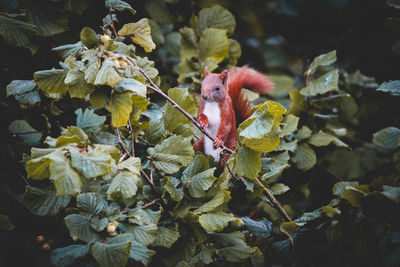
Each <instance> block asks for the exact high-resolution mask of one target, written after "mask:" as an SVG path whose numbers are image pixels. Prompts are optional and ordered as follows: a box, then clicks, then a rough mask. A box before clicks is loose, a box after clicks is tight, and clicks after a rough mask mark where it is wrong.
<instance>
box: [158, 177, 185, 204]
mask: <svg viewBox="0 0 400 267" xmlns="http://www.w3.org/2000/svg"><path fill="white" fill-rule="evenodd" d="M179 183H180V181H179V180H178V179H176V178H175V177H168V176H167V177H164V184H163V188H164V189H165V190H166V191H167V192H168V194H169V195H170V196H171V198H172V200H174V201H176V202H179V201H181V200H182V198H183V195H184V192H183V188H180V189H178V188H176V186H177V185H179Z"/></svg>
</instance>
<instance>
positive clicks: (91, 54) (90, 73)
mask: <svg viewBox="0 0 400 267" xmlns="http://www.w3.org/2000/svg"><path fill="white" fill-rule="evenodd" d="M81 57H82V62H84V63H85V65H86V70H85V81H86V82H87V83H90V84H94V82H95V80H96V77H97V74H98V72H99V70H100V67H101V61H100V59H99V51H98V50H96V49H90V50H84V51H83V52H82V53H81ZM96 91H97V90H96Z"/></svg>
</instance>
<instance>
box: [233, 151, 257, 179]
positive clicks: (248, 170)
mask: <svg viewBox="0 0 400 267" xmlns="http://www.w3.org/2000/svg"><path fill="white" fill-rule="evenodd" d="M260 156H261V152H257V151H254V150H253V149H250V148H247V147H246V146H239V148H238V149H237V151H236V152H235V153H234V154H233V157H234V165H233V172H234V173H236V174H237V175H239V176H241V177H247V178H250V179H255V178H257V177H258V173H259V172H260V170H261V160H260Z"/></svg>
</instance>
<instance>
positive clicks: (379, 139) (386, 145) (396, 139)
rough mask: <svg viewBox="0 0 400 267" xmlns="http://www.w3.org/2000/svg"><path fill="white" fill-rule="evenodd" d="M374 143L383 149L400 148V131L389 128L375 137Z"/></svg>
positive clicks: (377, 133) (375, 134)
mask: <svg viewBox="0 0 400 267" xmlns="http://www.w3.org/2000/svg"><path fill="white" fill-rule="evenodd" d="M372 141H373V142H374V144H375V145H377V146H378V147H380V148H383V149H395V148H396V147H398V146H400V129H398V128H396V127H388V128H385V129H382V130H380V131H378V132H376V133H374V135H373V139H372Z"/></svg>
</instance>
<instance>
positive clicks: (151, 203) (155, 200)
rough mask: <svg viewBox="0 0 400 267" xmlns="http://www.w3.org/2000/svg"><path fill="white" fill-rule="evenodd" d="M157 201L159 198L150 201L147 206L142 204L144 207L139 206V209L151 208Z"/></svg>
mask: <svg viewBox="0 0 400 267" xmlns="http://www.w3.org/2000/svg"><path fill="white" fill-rule="evenodd" d="M158 201H160V198H159V197H158V198H156V199H153V200H152V201H150V202H149V203H147V204H144V205H143V206H141V207H140V208H141V209H145V208H147V207H150V206H153V205H154V204H156V203H157V202H158Z"/></svg>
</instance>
